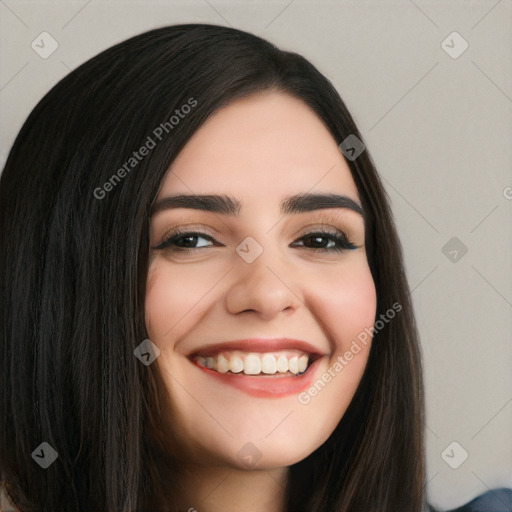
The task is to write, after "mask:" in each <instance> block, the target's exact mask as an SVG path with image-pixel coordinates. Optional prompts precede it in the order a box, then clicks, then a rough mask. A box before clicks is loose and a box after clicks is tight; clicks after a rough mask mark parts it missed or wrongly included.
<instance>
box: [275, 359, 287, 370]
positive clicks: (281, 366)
mask: <svg viewBox="0 0 512 512" xmlns="http://www.w3.org/2000/svg"><path fill="white" fill-rule="evenodd" d="M277 371H278V372H279V373H286V372H287V371H288V359H286V357H284V356H279V357H278V358H277Z"/></svg>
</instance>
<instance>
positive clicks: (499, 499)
mask: <svg viewBox="0 0 512 512" xmlns="http://www.w3.org/2000/svg"><path fill="white" fill-rule="evenodd" d="M432 512H437V511H436V510H435V509H432ZM449 512H512V489H505V488H501V489H493V490H491V491H487V492H486V493H485V494H482V495H480V496H478V497H476V498H475V499H473V500H471V501H470V502H469V503H466V505H463V506H462V507H459V508H456V509H453V510H450V511H449Z"/></svg>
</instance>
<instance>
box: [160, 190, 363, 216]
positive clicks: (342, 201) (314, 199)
mask: <svg viewBox="0 0 512 512" xmlns="http://www.w3.org/2000/svg"><path fill="white" fill-rule="evenodd" d="M241 207H242V203H241V202H240V201H239V200H238V199H236V198H235V197H232V196H227V195H217V194H207V195H195V194H180V195H175V196H168V197H165V198H164V199H161V200H160V201H158V202H157V203H155V204H154V205H153V207H152V208H151V212H150V215H151V216H153V215H154V214H155V213H158V212H160V211H162V210H168V209H171V208H192V209H194V210H204V211H207V212H212V213H220V214H223V215H230V216H237V215H239V213H240V209H241ZM324 208H343V209H346V210H351V211H353V212H356V213H358V214H359V215H363V208H362V206H361V205H359V204H358V203H357V202H356V201H354V200H353V199H351V198H350V197H348V196H345V195H340V194H310V193H302V194H296V195H292V196H287V197H285V198H284V199H283V200H282V201H281V203H280V211H281V213H282V214H283V215H292V214H297V213H304V212H310V211H314V210H321V209H324Z"/></svg>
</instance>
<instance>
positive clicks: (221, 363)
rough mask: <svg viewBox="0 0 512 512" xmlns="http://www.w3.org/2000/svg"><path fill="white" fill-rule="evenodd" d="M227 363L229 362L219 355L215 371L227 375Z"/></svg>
mask: <svg viewBox="0 0 512 512" xmlns="http://www.w3.org/2000/svg"><path fill="white" fill-rule="evenodd" d="M228 363H229V361H228V360H227V359H226V358H225V357H224V356H223V355H222V354H220V355H219V357H218V358H217V371H218V372H219V373H227V371H228V370H229V367H228Z"/></svg>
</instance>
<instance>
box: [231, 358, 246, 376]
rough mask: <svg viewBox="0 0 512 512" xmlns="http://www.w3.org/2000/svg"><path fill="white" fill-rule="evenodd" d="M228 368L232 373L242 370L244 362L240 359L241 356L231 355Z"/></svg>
mask: <svg viewBox="0 0 512 512" xmlns="http://www.w3.org/2000/svg"><path fill="white" fill-rule="evenodd" d="M229 369H230V370H231V371H232V372H233V373H240V372H241V371H243V369H244V362H243V361H242V358H241V357H238V356H233V357H232V358H231V359H230V360H229Z"/></svg>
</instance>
